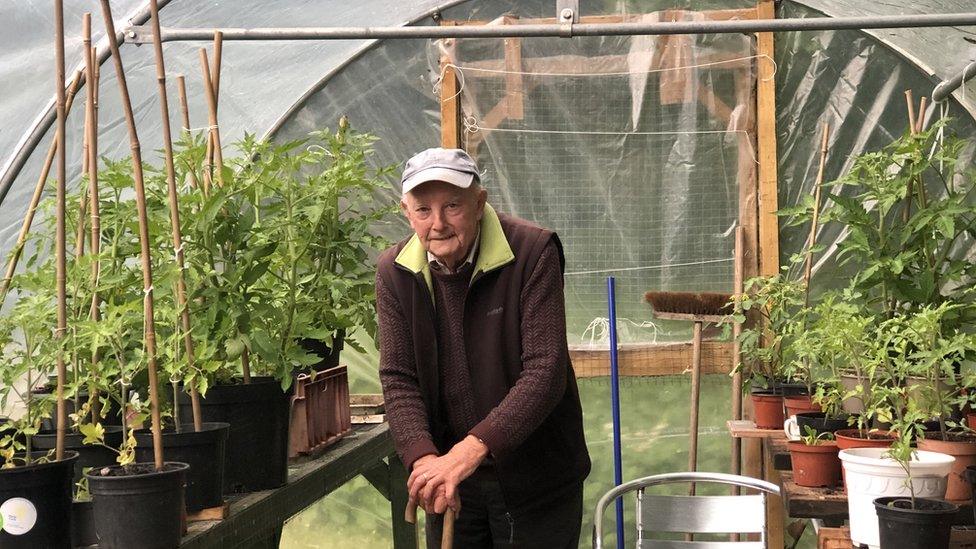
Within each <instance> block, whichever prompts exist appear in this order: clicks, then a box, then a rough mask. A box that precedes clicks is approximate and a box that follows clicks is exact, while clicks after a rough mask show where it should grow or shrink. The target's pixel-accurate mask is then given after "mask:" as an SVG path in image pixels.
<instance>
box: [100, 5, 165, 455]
mask: <svg viewBox="0 0 976 549" xmlns="http://www.w3.org/2000/svg"><path fill="white" fill-rule="evenodd" d="M101 4H102V17H103V19H104V20H105V34H106V36H107V37H108V45H109V47H110V48H111V49H112V57H113V58H114V59H115V74H116V78H117V79H118V82H119V94H120V95H121V96H122V107H123V110H124V111H125V120H126V123H127V125H128V127H129V145H130V148H131V149H132V175H133V179H134V183H135V191H136V209H137V211H138V216H139V244H140V249H141V254H140V255H141V259H142V291H143V293H144V294H145V297H144V299H143V310H144V312H145V322H144V328H145V340H146V356H147V359H148V360H147V362H148V366H149V400H150V403H151V408H152V436H153V458H154V461H155V465H156V469H157V470H162V468H163V437H162V432H161V431H160V427H161V425H160V416H159V376H158V372H157V368H156V322H155V319H154V316H153V315H154V311H153V295H152V290H153V280H152V260H151V257H150V251H149V223H148V215H147V214H146V189H145V185H144V182H143V173H142V152H141V151H140V145H139V135H138V133H137V131H136V121H135V116H134V115H133V114H132V101H131V100H130V98H129V88H128V86H127V85H126V80H125V68H124V67H123V66H122V56H121V55H120V54H119V44H118V41H117V38H116V34H115V22H114V21H113V20H112V7H111V6H110V5H109V0H101ZM123 413H125V412H124V411H123Z"/></svg>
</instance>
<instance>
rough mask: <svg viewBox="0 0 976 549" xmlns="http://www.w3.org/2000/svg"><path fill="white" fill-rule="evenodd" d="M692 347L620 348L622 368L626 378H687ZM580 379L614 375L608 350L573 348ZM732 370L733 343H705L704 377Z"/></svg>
mask: <svg viewBox="0 0 976 549" xmlns="http://www.w3.org/2000/svg"><path fill="white" fill-rule="evenodd" d="M691 353H692V344H691V343H690V342H688V343H668V344H636V343H625V344H622V345H620V350H619V357H618V360H617V362H618V366H619V368H620V375H622V376H675V375H683V374H685V373H686V370H688V368H689V367H690V366H691ZM569 356H570V359H571V360H572V361H573V369H574V370H575V371H576V377H578V378H584V377H600V376H608V375H610V357H609V351H608V350H607V348H606V347H600V348H597V347H591V346H574V347H570V349H569ZM731 367H732V344H731V343H730V342H726V341H703V342H702V374H728V373H729V372H730V371H731Z"/></svg>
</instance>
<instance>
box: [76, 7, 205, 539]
mask: <svg viewBox="0 0 976 549" xmlns="http://www.w3.org/2000/svg"><path fill="white" fill-rule="evenodd" d="M101 6H102V15H103V20H104V23H105V34H106V37H107V39H108V43H109V47H110V49H111V51H112V57H113V59H114V62H115V74H116V80H117V82H118V85H119V91H120V95H121V98H122V106H123V110H124V112H125V117H126V123H127V126H128V130H129V142H130V145H131V150H132V175H133V179H132V182H133V187H134V190H135V202H136V213H137V221H138V229H137V230H138V242H139V258H140V270H141V274H142V296H141V298H142V299H141V300H142V304H143V323H142V326H143V334H144V337H143V346H142V348H141V349H140V353H141V355H142V356H144V357H145V365H146V373H147V386H148V392H149V402H150V416H151V420H152V423H151V425H152V432H153V461H152V462H150V463H131V464H127V465H117V466H111V467H102V468H101V469H98V470H92V471H90V472H89V473H88V474H87V475H86V478H87V479H88V486H89V489H90V491H91V494H92V499H93V503H94V515H95V529H96V532H97V534H98V537H99V546H100V547H112V548H116V547H118V548H122V547H125V548H128V547H145V548H157V547H158V548H160V549H164V548H165V549H170V548H173V547H176V546H178V545H179V542H180V538H181V537H182V530H183V529H182V520H181V519H182V516H183V514H184V509H183V483H184V477H185V474H186V470H187V469H188V468H189V466H188V465H187V464H185V463H179V462H165V461H164V460H163V442H162V418H161V414H160V405H159V382H158V375H159V372H158V367H157V342H156V326H155V323H156V315H155V311H154V296H153V290H154V287H153V274H152V254H151V251H150V246H151V241H150V236H149V217H148V213H147V206H146V191H145V182H144V176H143V164H142V155H141V149H140V145H139V136H138V134H137V132H136V124H135V118H134V115H133V112H132V103H131V101H130V99H129V91H128V87H127V84H126V78H125V69H124V67H123V66H122V57H121V55H120V54H119V47H118V42H117V35H116V32H115V23H114V20H113V18H112V13H111V7H110V5H109V2H108V0H102V2H101ZM153 7H154V8H155V2H153ZM153 11H154V12H155V11H156V10H155V9H154V10H153ZM120 516H125V517H126V518H127V520H126V521H124V522H121V521H119V520H118V517H120Z"/></svg>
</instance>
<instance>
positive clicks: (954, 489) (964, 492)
mask: <svg viewBox="0 0 976 549" xmlns="http://www.w3.org/2000/svg"><path fill="white" fill-rule="evenodd" d="M932 436H933V438H930V439H929V438H926V439H922V440H919V441H918V449H919V450H926V451H929V452H939V453H940V454H946V455H950V456H952V457H954V458H956V461H955V462H954V463H953V464H952V472H951V473H949V485H948V487H947V488H946V494H945V499H947V500H949V501H953V502H959V501H968V500H969V499H970V497H971V496H972V486H971V485H970V484H969V482H967V481H966V479H965V478H964V477H963V473H964V472H965V470H966V467H969V466H970V465H976V438H958V437H953V438H955V440H941V439H940V438H938V437H939V435H938V434H936V433H933V434H932Z"/></svg>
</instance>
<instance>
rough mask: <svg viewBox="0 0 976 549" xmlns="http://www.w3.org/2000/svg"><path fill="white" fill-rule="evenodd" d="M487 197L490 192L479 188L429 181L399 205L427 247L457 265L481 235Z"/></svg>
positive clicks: (447, 263)
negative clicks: (480, 228) (479, 232)
mask: <svg viewBox="0 0 976 549" xmlns="http://www.w3.org/2000/svg"><path fill="white" fill-rule="evenodd" d="M486 198H487V192H485V190H484V189H482V188H480V187H478V188H475V189H472V188H467V189H461V188H458V187H455V186H454V185H451V184H450V183H445V182H443V181H428V182H427V183H423V184H421V185H420V186H418V187H416V188H414V189H413V190H412V191H410V192H409V193H407V195H406V196H405V197H404V198H403V200H402V201H401V202H400V208H401V209H402V210H403V213H404V215H406V216H407V220H408V221H409V222H410V226H411V227H412V228H413V230H414V232H415V233H417V236H418V237H419V238H420V243H421V244H423V246H424V249H425V250H427V251H428V252H430V253H432V254H434V256H435V257H437V259H439V260H441V261H442V262H444V264H445V265H447V266H449V267H451V268H456V267H457V266H458V265H460V264H461V262H462V261H464V259H465V257H467V254H468V252H469V251H470V248H471V244H472V243H473V242H474V239H475V236H477V234H478V223H479V222H480V221H481V216H482V214H483V213H484V211H485V199H486Z"/></svg>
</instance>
